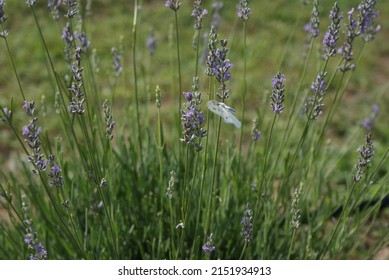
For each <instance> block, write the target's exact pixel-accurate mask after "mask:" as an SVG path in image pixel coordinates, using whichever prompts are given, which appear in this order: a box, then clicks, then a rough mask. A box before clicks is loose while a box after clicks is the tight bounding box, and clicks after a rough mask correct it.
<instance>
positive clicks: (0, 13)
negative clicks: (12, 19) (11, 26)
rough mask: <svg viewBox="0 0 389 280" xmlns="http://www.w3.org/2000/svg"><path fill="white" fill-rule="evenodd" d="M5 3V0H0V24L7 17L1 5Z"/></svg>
mask: <svg viewBox="0 0 389 280" xmlns="http://www.w3.org/2000/svg"><path fill="white" fill-rule="evenodd" d="M4 5H5V0H0V24H3V23H4V22H5V21H6V20H7V17H6V16H5V15H4V9H3V6H4Z"/></svg>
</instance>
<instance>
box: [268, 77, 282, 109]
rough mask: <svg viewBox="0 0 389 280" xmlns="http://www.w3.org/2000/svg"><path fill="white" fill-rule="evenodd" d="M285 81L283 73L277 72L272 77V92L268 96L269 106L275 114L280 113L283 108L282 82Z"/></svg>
mask: <svg viewBox="0 0 389 280" xmlns="http://www.w3.org/2000/svg"><path fill="white" fill-rule="evenodd" d="M285 81H286V78H285V75H284V74H282V73H280V72H278V73H277V74H276V75H275V76H274V77H273V79H272V86H273V89H272V94H271V96H270V99H271V102H270V107H271V109H272V110H273V112H274V113H276V114H281V113H282V111H283V110H284V109H285V105H284V100H285V97H284V91H285V86H284V82H285Z"/></svg>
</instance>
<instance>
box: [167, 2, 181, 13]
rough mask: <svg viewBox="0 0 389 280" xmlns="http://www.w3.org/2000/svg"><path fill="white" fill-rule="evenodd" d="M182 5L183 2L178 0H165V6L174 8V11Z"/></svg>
mask: <svg viewBox="0 0 389 280" xmlns="http://www.w3.org/2000/svg"><path fill="white" fill-rule="evenodd" d="M180 6H181V2H180V1H178V0H167V1H166V2H165V7H167V8H170V9H172V10H173V11H177V10H178V9H179V8H180Z"/></svg>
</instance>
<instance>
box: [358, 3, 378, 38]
mask: <svg viewBox="0 0 389 280" xmlns="http://www.w3.org/2000/svg"><path fill="white" fill-rule="evenodd" d="M376 3H377V1H376V0H364V1H363V2H362V3H361V4H359V6H358V10H359V16H358V27H359V32H360V33H361V34H362V37H363V39H364V40H365V41H366V42H369V41H371V40H373V39H374V38H375V34H376V33H377V32H379V31H380V30H381V26H380V25H376V24H375V20H376V18H377V17H378V12H377V11H376V10H375V4H376Z"/></svg>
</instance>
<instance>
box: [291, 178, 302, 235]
mask: <svg viewBox="0 0 389 280" xmlns="http://www.w3.org/2000/svg"><path fill="white" fill-rule="evenodd" d="M301 187H302V186H301V185H300V187H299V188H298V189H296V190H295V191H294V194H293V199H292V206H291V209H290V214H291V215H292V220H291V221H290V225H291V227H292V228H294V229H298V228H299V227H300V218H301V215H300V209H299V207H298V204H299V201H300V196H301Z"/></svg>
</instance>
